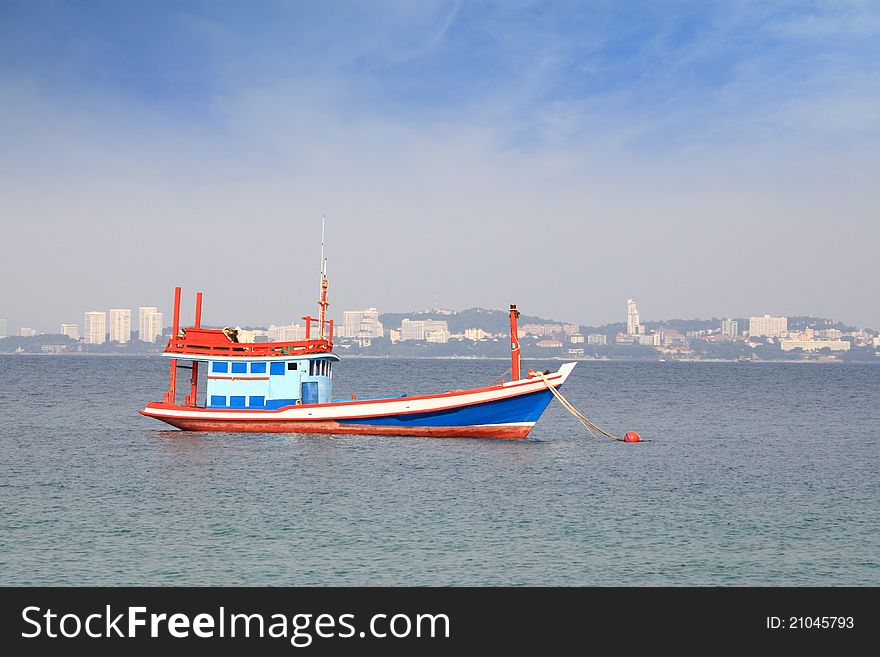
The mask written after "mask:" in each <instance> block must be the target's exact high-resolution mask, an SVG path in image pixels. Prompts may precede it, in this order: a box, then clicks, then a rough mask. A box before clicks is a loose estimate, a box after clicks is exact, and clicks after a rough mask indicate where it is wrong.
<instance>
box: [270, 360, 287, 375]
mask: <svg viewBox="0 0 880 657" xmlns="http://www.w3.org/2000/svg"><path fill="white" fill-rule="evenodd" d="M269 374H284V363H269Z"/></svg>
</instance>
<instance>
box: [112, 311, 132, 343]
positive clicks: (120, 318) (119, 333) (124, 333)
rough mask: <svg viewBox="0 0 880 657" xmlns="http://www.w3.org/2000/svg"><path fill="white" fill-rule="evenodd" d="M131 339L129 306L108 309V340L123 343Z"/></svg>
mask: <svg viewBox="0 0 880 657" xmlns="http://www.w3.org/2000/svg"><path fill="white" fill-rule="evenodd" d="M129 340H131V310H130V309H129V308H111V309H110V342H118V343H120V344H125V343H126V342H128V341H129Z"/></svg>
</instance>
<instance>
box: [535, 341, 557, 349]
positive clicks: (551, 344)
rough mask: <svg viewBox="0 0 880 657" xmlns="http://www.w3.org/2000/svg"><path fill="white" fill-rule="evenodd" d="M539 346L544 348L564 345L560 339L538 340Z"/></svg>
mask: <svg viewBox="0 0 880 657" xmlns="http://www.w3.org/2000/svg"><path fill="white" fill-rule="evenodd" d="M538 346H539V347H541V348H542V349H558V348H559V347H561V346H562V342H561V341H559V340H538Z"/></svg>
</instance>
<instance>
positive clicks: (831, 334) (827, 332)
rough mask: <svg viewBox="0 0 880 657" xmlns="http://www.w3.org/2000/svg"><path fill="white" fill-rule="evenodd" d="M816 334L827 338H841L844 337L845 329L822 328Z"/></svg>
mask: <svg viewBox="0 0 880 657" xmlns="http://www.w3.org/2000/svg"><path fill="white" fill-rule="evenodd" d="M816 335H817V336H818V337H820V338H825V339H826V340H840V338H842V337H843V331H841V330H840V329H821V330H819V331H816Z"/></svg>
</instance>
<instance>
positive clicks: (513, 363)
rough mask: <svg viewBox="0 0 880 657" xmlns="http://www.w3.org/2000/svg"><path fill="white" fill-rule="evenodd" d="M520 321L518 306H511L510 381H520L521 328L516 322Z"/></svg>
mask: <svg viewBox="0 0 880 657" xmlns="http://www.w3.org/2000/svg"><path fill="white" fill-rule="evenodd" d="M517 319H519V311H518V310H517V309H516V304H513V303H512V304H510V380H511V381H519V379H520V372H519V328H518V327H517V325H516V320H517Z"/></svg>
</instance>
